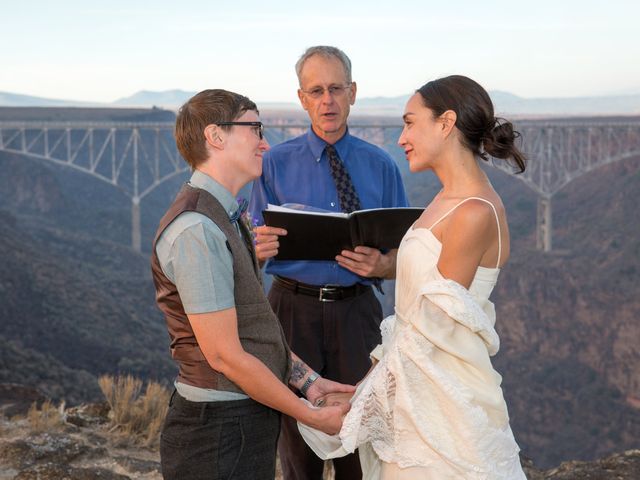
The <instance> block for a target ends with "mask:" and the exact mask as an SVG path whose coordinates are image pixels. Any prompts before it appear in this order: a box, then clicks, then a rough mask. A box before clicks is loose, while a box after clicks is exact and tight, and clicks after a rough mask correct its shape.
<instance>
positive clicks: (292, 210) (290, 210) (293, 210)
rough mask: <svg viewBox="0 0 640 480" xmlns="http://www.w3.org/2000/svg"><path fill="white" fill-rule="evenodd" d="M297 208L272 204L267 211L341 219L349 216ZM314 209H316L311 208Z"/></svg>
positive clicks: (269, 204) (302, 206) (340, 213)
mask: <svg viewBox="0 0 640 480" xmlns="http://www.w3.org/2000/svg"><path fill="white" fill-rule="evenodd" d="M295 205H296V208H290V207H284V206H282V205H273V204H271V203H268V204H267V210H269V211H272V212H286V213H304V214H305V215H322V216H328V217H339V218H347V217H348V216H349V215H348V214H346V213H343V212H328V211H327V212H325V211H322V212H316V211H313V210H305V209H304V207H305V205H302V204H295ZM298 205H299V208H298ZM309 208H314V207H309Z"/></svg>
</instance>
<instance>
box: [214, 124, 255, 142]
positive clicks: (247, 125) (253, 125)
mask: <svg viewBox="0 0 640 480" xmlns="http://www.w3.org/2000/svg"><path fill="white" fill-rule="evenodd" d="M215 125H220V126H222V125H224V126H226V125H244V126H246V127H254V128H255V129H256V133H257V134H258V137H260V140H262V139H263V138H264V125H263V124H262V122H216V123H215Z"/></svg>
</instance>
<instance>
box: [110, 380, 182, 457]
mask: <svg viewBox="0 0 640 480" xmlns="http://www.w3.org/2000/svg"><path fill="white" fill-rule="evenodd" d="M98 384H99V385H100V389H101V390H102V393H103V394H104V396H105V397H106V399H107V402H108V403H109V406H110V407H111V422H112V423H113V426H114V429H115V430H117V431H118V432H120V433H121V434H122V435H123V436H124V437H126V439H127V440H129V441H131V442H132V443H137V444H142V445H145V446H148V447H152V446H156V445H158V442H159V440H160V430H161V429H162V424H163V422H164V417H165V416H166V414H167V408H168V403H169V395H170V394H169V391H168V390H167V389H166V388H165V387H163V386H162V385H160V384H159V383H156V382H148V383H147V386H146V388H145V390H144V393H142V381H141V380H139V379H137V378H134V377H132V376H131V375H127V376H125V377H113V376H111V375H103V376H102V377H100V378H99V380H98Z"/></svg>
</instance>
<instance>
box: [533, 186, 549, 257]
mask: <svg viewBox="0 0 640 480" xmlns="http://www.w3.org/2000/svg"><path fill="white" fill-rule="evenodd" d="M536 248H537V249H538V250H542V251H543V252H550V251H551V195H549V196H541V197H538V221H537V226H536Z"/></svg>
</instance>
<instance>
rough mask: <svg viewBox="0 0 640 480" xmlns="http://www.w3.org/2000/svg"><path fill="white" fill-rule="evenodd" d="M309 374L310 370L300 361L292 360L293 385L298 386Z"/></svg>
mask: <svg viewBox="0 0 640 480" xmlns="http://www.w3.org/2000/svg"><path fill="white" fill-rule="evenodd" d="M307 373H309V368H308V367H307V365H305V363H304V362H302V361H300V360H294V359H291V379H290V380H289V381H290V382H291V384H292V385H294V386H295V385H297V384H298V383H300V381H301V380H302V379H303V378H304V377H305V375H306V374H307Z"/></svg>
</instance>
